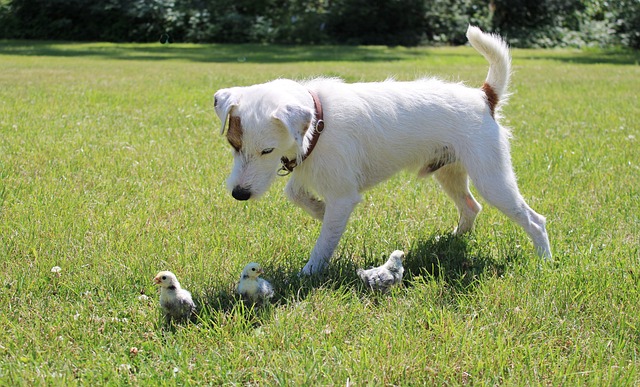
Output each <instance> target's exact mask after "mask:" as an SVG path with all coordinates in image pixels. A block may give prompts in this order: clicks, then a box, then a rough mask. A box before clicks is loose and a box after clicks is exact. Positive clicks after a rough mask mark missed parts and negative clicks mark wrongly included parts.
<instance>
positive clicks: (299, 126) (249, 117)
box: [215, 79, 314, 200]
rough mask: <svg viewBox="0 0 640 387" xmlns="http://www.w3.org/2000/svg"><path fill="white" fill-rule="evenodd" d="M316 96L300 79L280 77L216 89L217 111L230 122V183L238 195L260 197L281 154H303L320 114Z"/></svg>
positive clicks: (273, 173) (237, 197) (275, 171)
mask: <svg viewBox="0 0 640 387" xmlns="http://www.w3.org/2000/svg"><path fill="white" fill-rule="evenodd" d="M313 106H314V105H313V99H312V97H311V95H310V94H309V92H308V91H307V89H306V88H305V87H304V86H302V85H300V84H299V83H297V82H294V81H290V80H285V79H279V80H276V81H272V82H269V83H264V84H260V85H254V86H248V87H232V88H228V89H222V90H219V91H218V92H216V94H215V110H216V114H217V115H218V117H219V118H220V121H221V122H222V129H221V131H220V133H221V134H224V131H225V128H226V127H227V122H228V123H229V124H228V130H227V140H228V141H229V144H231V147H232V148H233V152H234V165H233V171H232V172H231V175H230V176H229V178H228V179H227V187H228V189H229V190H230V191H231V194H232V195H233V197H234V198H236V199H237V200H248V199H251V198H258V197H260V195H262V194H264V193H265V192H266V191H267V189H268V188H269V186H270V185H271V183H272V182H273V180H274V178H275V176H276V175H277V171H278V168H279V165H280V159H281V158H282V157H283V156H286V157H288V158H290V159H293V158H299V157H300V155H302V154H303V153H304V152H303V151H304V149H305V147H306V146H307V141H305V134H306V133H307V132H308V129H309V127H310V126H311V124H312V121H313V118H314V108H313Z"/></svg>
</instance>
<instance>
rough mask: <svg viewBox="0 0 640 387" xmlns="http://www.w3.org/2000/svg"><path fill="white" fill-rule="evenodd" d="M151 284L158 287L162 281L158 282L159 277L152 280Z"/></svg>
mask: <svg viewBox="0 0 640 387" xmlns="http://www.w3.org/2000/svg"><path fill="white" fill-rule="evenodd" d="M153 282H154V283H155V284H156V285H160V282H162V281H161V280H160V277H155V278H154V279H153Z"/></svg>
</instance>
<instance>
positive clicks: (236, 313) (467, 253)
mask: <svg viewBox="0 0 640 387" xmlns="http://www.w3.org/2000/svg"><path fill="white" fill-rule="evenodd" d="M390 253H391V250H390V251H388V252H385V253H384V256H383V257H381V256H380V255H377V254H373V253H367V252H365V256H364V257H362V259H361V260H360V262H359V263H357V262H355V261H354V259H351V258H342V259H341V258H338V259H335V260H334V261H333V262H332V263H331V265H330V266H329V268H328V269H327V270H326V271H325V272H324V273H322V274H320V275H316V276H310V277H309V276H300V275H299V271H298V270H295V269H293V268H292V267H291V266H273V267H268V268H266V269H267V270H266V271H267V273H266V274H265V277H266V278H267V279H268V280H269V281H270V282H271V284H272V285H273V287H274V289H275V294H274V297H273V298H272V299H271V302H270V303H268V304H267V305H263V306H253V305H246V304H244V303H243V302H242V300H241V299H240V297H239V296H238V295H237V294H235V289H234V286H235V284H233V285H228V286H225V287H223V288H210V289H208V290H205V292H204V293H203V294H201V295H200V297H198V299H197V303H198V304H199V320H200V321H201V322H204V323H205V324H209V323H212V324H216V323H219V322H220V319H221V318H222V319H223V320H226V319H232V320H237V319H238V318H244V319H245V322H246V325H247V327H256V326H259V325H261V323H262V321H265V319H269V318H270V316H271V315H272V311H273V308H274V307H278V306H284V305H288V304H291V303H298V302H301V301H303V300H304V299H306V298H307V296H308V295H309V293H310V292H312V291H314V290H315V289H318V288H327V289H340V288H349V289H352V290H354V291H356V292H359V293H361V294H362V295H363V297H367V296H368V295H370V294H372V293H371V292H370V291H369V290H368V289H367V288H366V287H365V286H364V284H363V283H362V282H361V280H360V278H359V277H358V275H357V274H356V270H357V269H358V268H359V267H362V266H365V267H366V266H379V265H381V264H382V263H384V261H386V259H387V257H388V255H389V254H390ZM346 255H347V256H348V255H350V254H346ZM351 256H355V254H351ZM514 259H517V252H515V253H513V254H510V255H509V256H507V257H506V258H505V259H502V260H496V259H494V258H492V257H491V256H489V255H488V254H483V253H482V252H478V251H475V250H474V249H473V248H471V247H470V246H469V239H468V237H466V236H462V237H459V236H454V235H452V234H443V235H436V234H434V235H432V236H430V237H428V238H425V239H423V240H419V241H417V242H416V243H415V244H414V245H413V246H411V247H410V248H409V249H408V251H406V256H405V259H404V263H403V265H404V268H405V274H404V278H403V284H404V286H405V287H411V286H413V279H414V278H415V277H417V276H420V277H426V278H428V279H432V280H440V281H444V282H445V283H446V286H447V288H449V289H452V291H454V292H456V293H461V292H462V293H466V292H469V291H471V290H472V289H473V285H474V284H477V283H478V281H481V280H482V278H485V277H486V276H487V275H488V276H491V277H494V276H501V275H502V274H503V273H504V272H505V270H506V267H507V265H508V263H509V262H510V261H512V260H514ZM362 261H364V263H363V262H362ZM372 297H375V295H372Z"/></svg>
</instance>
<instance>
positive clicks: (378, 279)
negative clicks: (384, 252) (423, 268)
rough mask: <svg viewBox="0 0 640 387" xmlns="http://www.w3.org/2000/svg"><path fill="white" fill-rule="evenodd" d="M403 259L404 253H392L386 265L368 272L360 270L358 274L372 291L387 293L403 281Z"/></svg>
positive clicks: (399, 251)
mask: <svg viewBox="0 0 640 387" xmlns="http://www.w3.org/2000/svg"><path fill="white" fill-rule="evenodd" d="M403 259H404V252H403V251H401V250H396V251H394V252H393V253H391V255H390V256H389V259H388V260H387V262H385V264H384V265H382V266H379V267H374V268H372V269H367V270H363V269H358V270H357V271H356V273H358V276H360V278H361V279H362V281H363V282H364V283H365V285H367V287H369V288H370V289H372V290H378V291H381V292H386V291H388V290H389V288H391V286H393V285H395V284H399V283H400V281H402V275H403V274H404V267H402V260H403Z"/></svg>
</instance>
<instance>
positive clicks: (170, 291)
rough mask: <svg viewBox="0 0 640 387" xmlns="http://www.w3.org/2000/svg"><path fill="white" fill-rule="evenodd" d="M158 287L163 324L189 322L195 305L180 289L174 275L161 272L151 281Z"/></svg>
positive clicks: (168, 272) (188, 294)
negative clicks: (172, 321)
mask: <svg viewBox="0 0 640 387" xmlns="http://www.w3.org/2000/svg"><path fill="white" fill-rule="evenodd" d="M153 282H155V284H156V285H159V286H160V306H161V307H162V310H163V311H164V318H165V322H166V323H167V324H169V323H170V322H171V320H174V321H176V322H183V321H187V320H189V318H190V317H191V315H192V314H193V313H194V312H195V310H196V305H195V304H194V303H193V300H192V299H191V293H189V292H188V291H187V290H185V289H182V287H180V282H178V279H177V278H176V276H175V274H173V273H172V272H170V271H161V272H160V273H158V275H156V276H155V278H154V279H153Z"/></svg>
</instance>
